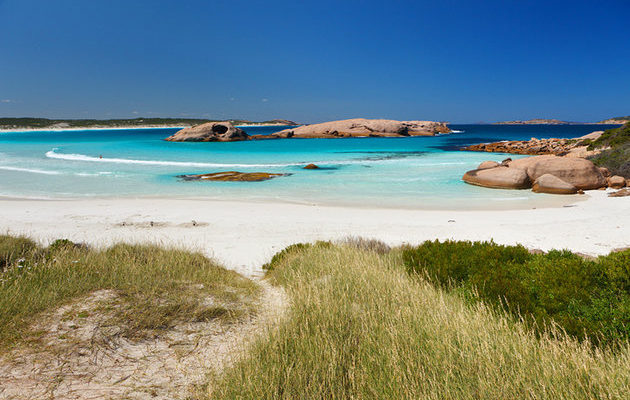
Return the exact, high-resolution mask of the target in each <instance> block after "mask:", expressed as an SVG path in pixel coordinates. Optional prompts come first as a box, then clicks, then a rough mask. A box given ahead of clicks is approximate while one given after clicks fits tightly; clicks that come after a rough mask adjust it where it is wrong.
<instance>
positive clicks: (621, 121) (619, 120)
mask: <svg viewBox="0 0 630 400" xmlns="http://www.w3.org/2000/svg"><path fill="white" fill-rule="evenodd" d="M628 122H630V115H628V116H626V117H614V118H609V119H605V120H603V121H599V122H597V123H598V124H608V125H623V124H626V123H628Z"/></svg>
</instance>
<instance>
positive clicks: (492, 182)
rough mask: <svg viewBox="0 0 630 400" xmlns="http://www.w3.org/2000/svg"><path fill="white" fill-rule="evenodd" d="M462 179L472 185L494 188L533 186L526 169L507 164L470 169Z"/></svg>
mask: <svg viewBox="0 0 630 400" xmlns="http://www.w3.org/2000/svg"><path fill="white" fill-rule="evenodd" d="M462 179H463V180H464V182H466V183H470V184H472V185H477V186H483V187H489V188H494V189H527V188H529V187H531V182H530V181H529V177H528V176H527V173H526V172H525V171H524V170H522V169H518V168H510V167H505V166H498V167H494V168H484V169H475V170H472V171H468V172H466V173H465V174H464V177H463V178H462Z"/></svg>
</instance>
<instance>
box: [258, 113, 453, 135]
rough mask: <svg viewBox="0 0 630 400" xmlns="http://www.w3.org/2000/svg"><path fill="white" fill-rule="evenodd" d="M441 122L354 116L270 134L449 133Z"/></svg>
mask: <svg viewBox="0 0 630 400" xmlns="http://www.w3.org/2000/svg"><path fill="white" fill-rule="evenodd" d="M450 131H451V130H450V129H449V128H448V127H447V126H446V123H444V122H434V121H395V120H389V119H365V118H355V119H346V120H341V121H330V122H324V123H321V124H312V125H304V126H300V127H297V128H289V129H285V130H282V131H280V132H276V133H274V134H272V135H271V136H272V137H275V138H279V139H280V138H341V137H404V136H434V135H436V134H438V133H449V132H450Z"/></svg>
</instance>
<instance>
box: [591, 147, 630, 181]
mask: <svg viewBox="0 0 630 400" xmlns="http://www.w3.org/2000/svg"><path fill="white" fill-rule="evenodd" d="M590 160H591V161H593V162H594V163H595V164H596V165H598V166H600V167H606V168H608V170H609V171H610V173H611V174H613V175H620V176H623V177H626V178H630V143H625V144H623V145H619V146H617V147H615V148H612V149H608V150H604V151H602V152H601V153H600V154H598V155H596V156H593V157H591V158H590Z"/></svg>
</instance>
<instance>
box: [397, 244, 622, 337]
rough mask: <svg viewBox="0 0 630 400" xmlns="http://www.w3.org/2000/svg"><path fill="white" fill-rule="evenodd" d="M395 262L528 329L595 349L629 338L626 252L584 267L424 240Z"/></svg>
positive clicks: (554, 255) (567, 258)
mask: <svg viewBox="0 0 630 400" xmlns="http://www.w3.org/2000/svg"><path fill="white" fill-rule="evenodd" d="M402 256H403V261H404V263H405V265H406V267H407V270H408V271H409V272H411V273H416V274H421V275H423V276H426V277H428V278H429V280H430V281H432V282H434V283H437V284H439V285H441V286H442V287H445V288H451V287H453V286H455V287H457V288H458V289H462V291H464V292H466V293H468V294H469V295H470V296H471V297H477V298H480V299H482V300H484V301H486V302H489V303H490V304H498V305H501V306H503V307H504V308H506V309H507V310H509V311H511V312H512V313H513V314H515V315H517V316H522V317H523V318H525V320H527V321H529V322H530V323H532V325H533V326H538V327H539V328H540V327H544V326H546V325H548V324H550V323H556V324H558V325H559V326H560V327H562V328H563V329H565V330H566V331H567V332H568V333H570V334H571V335H574V336H576V337H577V338H580V339H583V338H585V337H588V338H589V339H590V340H591V341H593V342H595V343H598V344H605V343H614V342H616V341H618V340H627V339H630V251H625V252H622V253H618V254H611V255H609V256H605V257H600V258H599V259H597V260H587V259H584V258H583V257H580V256H578V255H576V254H573V253H571V252H569V251H551V252H549V253H547V254H530V253H529V252H528V250H527V249H525V248H524V247H522V246H501V245H497V244H495V243H492V242H474V243H473V242H453V241H447V242H444V243H440V242H439V241H434V242H430V241H427V242H425V243H423V244H422V245H420V246H417V247H409V246H408V247H405V248H404V249H403V253H402Z"/></svg>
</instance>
